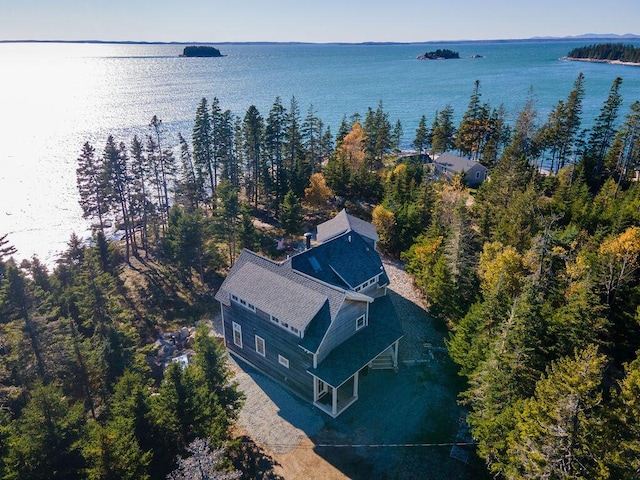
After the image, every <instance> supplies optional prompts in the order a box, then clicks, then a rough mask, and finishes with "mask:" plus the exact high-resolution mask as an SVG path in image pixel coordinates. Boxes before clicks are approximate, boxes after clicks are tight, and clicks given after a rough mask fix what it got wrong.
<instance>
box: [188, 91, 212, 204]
mask: <svg viewBox="0 0 640 480" xmlns="http://www.w3.org/2000/svg"><path fill="white" fill-rule="evenodd" d="M191 142H192V145H193V163H194V164H195V166H196V168H197V169H198V170H199V171H201V172H206V175H207V177H208V179H209V188H210V193H211V196H212V197H213V195H214V194H215V190H216V175H215V174H214V169H213V162H214V158H213V157H214V154H213V133H212V126H211V114H210V113H209V105H208V103H207V99H206V98H203V99H202V100H201V101H200V104H199V105H198V108H197V109H196V118H195V122H194V124H193V131H192V134H191Z"/></svg>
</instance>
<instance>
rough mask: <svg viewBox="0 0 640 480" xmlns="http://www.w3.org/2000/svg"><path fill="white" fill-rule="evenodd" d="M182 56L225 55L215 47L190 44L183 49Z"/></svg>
mask: <svg viewBox="0 0 640 480" xmlns="http://www.w3.org/2000/svg"><path fill="white" fill-rule="evenodd" d="M180 56H181V57H222V56H223V55H222V54H221V53H220V50H218V49H217V48H215V47H207V46H204V45H201V46H197V47H196V46H190V47H184V50H183V51H182V55H180Z"/></svg>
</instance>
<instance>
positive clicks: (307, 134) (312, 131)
mask: <svg viewBox="0 0 640 480" xmlns="http://www.w3.org/2000/svg"><path fill="white" fill-rule="evenodd" d="M322 128H323V124H322V120H320V119H319V118H318V117H317V115H316V113H315V110H314V108H313V104H312V105H309V109H308V110H307V116H306V117H305V119H304V122H303V123H302V127H301V134H302V142H303V145H304V149H305V152H306V157H307V164H308V167H309V175H311V174H314V173H317V172H318V171H319V170H320V167H321V164H322V156H323V152H322V147H321V142H322Z"/></svg>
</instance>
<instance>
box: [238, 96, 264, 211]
mask: <svg viewBox="0 0 640 480" xmlns="http://www.w3.org/2000/svg"><path fill="white" fill-rule="evenodd" d="M242 127H243V147H244V157H245V159H246V162H247V163H246V167H245V171H246V179H245V186H246V192H247V199H248V200H249V203H251V204H252V205H253V208H255V209H257V208H258V202H259V199H260V197H261V195H260V193H261V192H262V197H264V188H265V184H264V182H265V179H264V177H263V173H264V171H265V168H264V165H263V158H262V135H263V130H264V121H263V119H262V116H261V115H260V112H258V109H257V108H256V107H255V106H254V105H251V106H250V107H249V109H248V110H247V113H246V114H245V116H244V120H243V123H242Z"/></svg>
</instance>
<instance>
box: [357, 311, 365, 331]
mask: <svg viewBox="0 0 640 480" xmlns="http://www.w3.org/2000/svg"><path fill="white" fill-rule="evenodd" d="M366 324H367V321H366V319H365V316H364V315H361V316H359V317H358V318H357V319H356V330H360V329H361V328H362V327H364V326H365V325H366Z"/></svg>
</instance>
